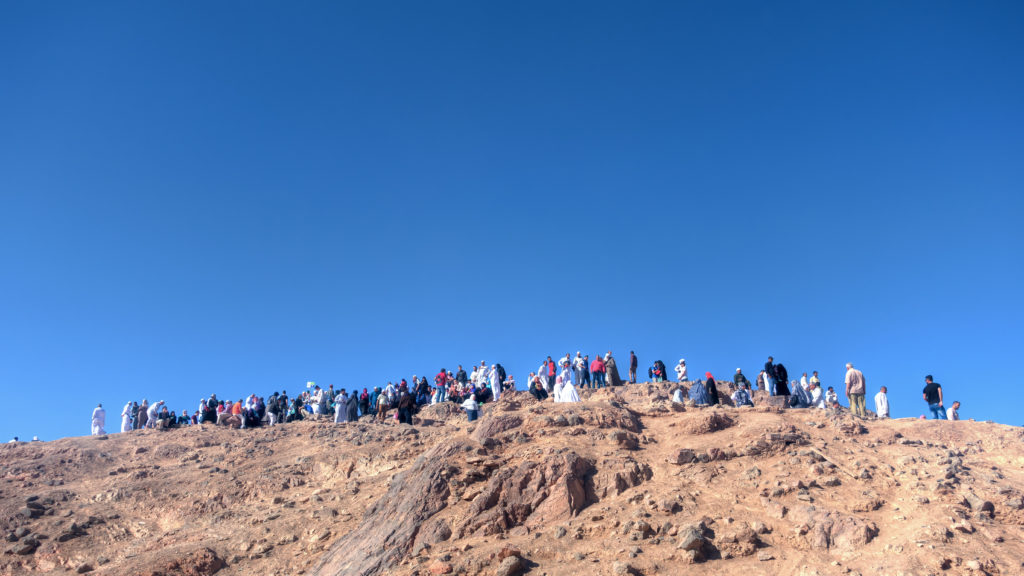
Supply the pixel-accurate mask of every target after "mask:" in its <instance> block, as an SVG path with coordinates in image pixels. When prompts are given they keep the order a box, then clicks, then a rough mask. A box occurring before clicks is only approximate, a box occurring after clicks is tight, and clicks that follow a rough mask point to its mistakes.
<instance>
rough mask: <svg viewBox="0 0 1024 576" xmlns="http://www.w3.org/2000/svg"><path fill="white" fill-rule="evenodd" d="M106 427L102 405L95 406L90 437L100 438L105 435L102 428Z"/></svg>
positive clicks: (105, 417) (105, 413) (105, 414)
mask: <svg viewBox="0 0 1024 576" xmlns="http://www.w3.org/2000/svg"><path fill="white" fill-rule="evenodd" d="M106 425H107V411H106V410H104V409H103V404H97V405H96V408H94V409H93V411H92V435H93V436H102V435H104V434H106V433H107V431H106V430H104V429H103V428H104V427H105V426H106Z"/></svg>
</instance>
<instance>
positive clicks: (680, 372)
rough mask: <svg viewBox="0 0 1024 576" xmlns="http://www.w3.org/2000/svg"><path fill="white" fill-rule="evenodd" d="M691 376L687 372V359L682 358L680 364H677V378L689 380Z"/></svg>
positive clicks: (678, 379)
mask: <svg viewBox="0 0 1024 576" xmlns="http://www.w3.org/2000/svg"><path fill="white" fill-rule="evenodd" d="M689 379H690V377H689V376H688V375H687V373H686V359H685V358H680V359H679V364H676V380H677V381H679V382H687V381H689Z"/></svg>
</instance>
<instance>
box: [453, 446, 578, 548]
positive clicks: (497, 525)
mask: <svg viewBox="0 0 1024 576" xmlns="http://www.w3.org/2000/svg"><path fill="white" fill-rule="evenodd" d="M592 471H593V465H592V464H591V463H590V462H589V461H588V460H585V459H584V458H582V457H580V456H579V455H577V454H576V453H575V452H568V453H564V454H557V455H552V456H549V457H547V458H546V459H545V460H543V461H541V462H523V463H522V464H520V465H519V466H518V467H515V468H511V467H509V468H502V469H499V470H498V471H497V472H496V473H495V474H494V475H493V476H492V477H491V479H490V480H489V481H488V483H487V486H486V487H485V488H484V489H483V491H482V492H481V493H480V494H479V495H478V496H477V497H476V499H474V500H473V504H472V506H471V507H470V512H469V514H468V516H467V519H466V521H465V522H464V523H463V525H462V526H461V527H460V529H459V530H458V532H459V534H460V537H461V536H465V535H469V534H473V533H476V532H477V531H480V532H482V533H483V534H497V533H500V532H503V531H505V530H509V529H511V528H514V527H516V526H519V525H522V524H526V523H532V524H545V523H548V522H552V521H555V520H564V519H568V518H570V517H572V516H574V515H575V514H576V513H578V512H579V511H580V510H582V509H583V508H585V507H586V506H587V504H589V503H590V500H591V497H590V494H591V487H590V485H589V482H590V476H591V473H592Z"/></svg>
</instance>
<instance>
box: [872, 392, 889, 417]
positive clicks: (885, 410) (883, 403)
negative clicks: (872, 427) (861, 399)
mask: <svg viewBox="0 0 1024 576" xmlns="http://www.w3.org/2000/svg"><path fill="white" fill-rule="evenodd" d="M888 392H889V389H888V388H886V387H885V386H882V389H881V390H879V391H878V394H875V414H877V415H878V417H879V418H888V417H889V395H888Z"/></svg>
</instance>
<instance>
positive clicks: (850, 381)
mask: <svg viewBox="0 0 1024 576" xmlns="http://www.w3.org/2000/svg"><path fill="white" fill-rule="evenodd" d="M866 390H867V385H866V382H865V381H864V374H862V373H861V371H860V370H857V369H856V368H854V367H853V364H851V363H849V362H847V363H846V399H847V400H849V402H850V411H851V412H853V415H854V416H860V417H861V418H864V417H866V416H867V414H868V413H867V408H865V407H864V394H865V392H866Z"/></svg>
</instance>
